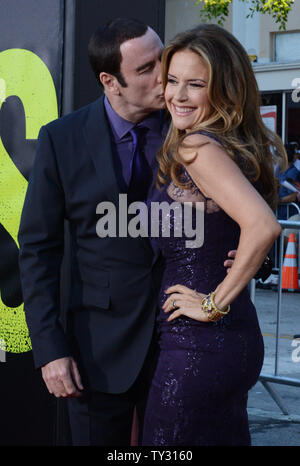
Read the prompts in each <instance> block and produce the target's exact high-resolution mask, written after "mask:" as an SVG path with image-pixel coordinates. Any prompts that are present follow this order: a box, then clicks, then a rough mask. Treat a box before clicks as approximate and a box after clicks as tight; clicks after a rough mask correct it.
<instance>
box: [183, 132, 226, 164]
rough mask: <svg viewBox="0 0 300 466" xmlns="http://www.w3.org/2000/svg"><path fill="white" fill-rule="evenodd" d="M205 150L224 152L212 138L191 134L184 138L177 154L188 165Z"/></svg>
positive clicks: (219, 144)
mask: <svg viewBox="0 0 300 466" xmlns="http://www.w3.org/2000/svg"><path fill="white" fill-rule="evenodd" d="M207 149H209V152H211V151H212V150H214V149H219V150H220V149H221V150H224V149H223V148H222V145H221V143H220V142H219V141H217V140H216V139H214V138H213V137H211V136H207V135H205V134H201V133H191V134H188V135H187V136H186V137H185V138H184V140H183V142H182V144H181V147H180V149H179V154H180V157H181V158H182V160H183V162H186V163H189V162H191V161H193V160H194V158H195V157H196V156H197V155H198V154H200V153H203V152H206V150H207Z"/></svg>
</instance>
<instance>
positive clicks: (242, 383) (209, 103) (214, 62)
mask: <svg viewBox="0 0 300 466" xmlns="http://www.w3.org/2000/svg"><path fill="white" fill-rule="evenodd" d="M162 73H163V83H164V88H165V98H166V104H167V108H168V110H169V112H170V114H171V117H172V124H171V127H170V130H169V133H168V135H167V138H166V141H165V144H164V146H163V148H162V150H161V152H160V154H159V157H158V159H159V172H158V182H159V184H160V185H161V186H162V189H161V191H160V195H159V198H158V199H156V201H159V202H163V201H165V203H167V204H164V205H165V206H166V205H170V209H169V211H168V212H167V211H166V212H167V213H165V215H162V218H160V220H159V221H158V230H159V234H158V235H157V234H156V235H155V236H157V237H156V238H154V237H153V238H152V241H153V243H155V244H154V245H155V247H159V248H160V250H161V252H162V255H163V256H164V260H165V270H164V275H163V281H162V287H161V291H160V296H159V305H160V313H159V316H158V334H159V345H160V355H159V359H158V364H157V368H156V372H155V375H154V378H153V381H152V385H151V389H150V392H149V398H148V404H147V409H146V415H145V424H144V433H143V445H168V446H177V445H250V435H249V428H248V418H247V410H246V407H247V393H248V391H249V389H250V388H251V387H252V386H253V385H254V384H255V383H256V381H257V379H258V376H259V373H260V370H261V367H262V363H263V354H264V350H263V339H262V335H261V331H260V328H259V324H258V320H257V315H256V310H255V307H254V306H253V304H252V302H251V300H250V297H249V294H248V290H247V284H248V283H249V281H250V280H251V278H252V277H253V276H254V275H255V273H256V271H257V270H258V268H259V267H260V265H261V263H262V261H263V259H264V258H265V256H266V254H267V252H268V251H269V250H270V248H271V245H272V243H273V242H274V240H275V239H276V238H277V236H278V235H279V234H280V231H281V229H280V226H279V224H278V223H277V221H276V218H275V217H274V215H273V212H272V208H274V203H275V199H276V197H277V193H276V188H275V180H274V176H273V164H272V156H271V152H270V146H271V145H273V146H275V147H276V148H277V150H278V152H279V153H280V154H282V157H285V153H284V148H283V146H282V143H281V141H280V139H279V138H278V137H277V136H276V135H275V134H274V133H272V132H271V131H269V130H268V129H267V128H266V127H265V126H264V125H263V123H262V120H261V117H260V113H259V94H258V89H257V85H256V81H255V77H254V74H253V71H252V66H251V63H250V61H249V59H248V56H247V54H246V52H245V51H244V49H243V48H242V46H241V45H240V44H239V43H238V41H237V40H236V39H235V38H234V37H233V36H232V35H231V34H230V33H228V32H226V31H225V30H223V29H222V28H220V27H218V26H213V25H202V26H199V27H197V28H195V29H193V30H190V31H187V32H184V33H182V34H179V35H178V36H176V37H175V39H173V41H171V43H170V44H169V45H168V47H166V49H165V51H164V54H163V57H162ZM184 203H189V204H184ZM185 206H187V207H189V209H187V211H186V212H187V213H186V215H185V213H184V210H185V209H184V208H183V207H185ZM191 206H192V208H191ZM171 207H172V208H171ZM181 208H182V212H181V215H179V214H178V212H179V211H180V210H181ZM182 219H184V222H192V223H191V225H190V229H191V228H194V229H195V231H197V232H200V231H201V232H202V233H201V235H202V236H203V238H202V240H201V238H200V239H199V237H198V239H197V241H194V242H189V241H190V234H188V233H189V231H190V230H188V229H187V228H186V224H185V223H183V224H182V223H181V220H182ZM168 222H169V223H168ZM182 225H183V226H182ZM201 235H200V236H201ZM196 236H197V235H196ZM198 236H199V235H198ZM233 249H237V254H236V258H235V261H234V264H233V266H232V268H231V269H230V271H229V273H226V271H225V269H224V267H223V263H224V260H225V259H226V255H227V251H229V250H233Z"/></svg>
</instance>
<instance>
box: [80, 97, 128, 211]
mask: <svg viewBox="0 0 300 466" xmlns="http://www.w3.org/2000/svg"><path fill="white" fill-rule="evenodd" d="M103 100H104V98H103V97H100V98H99V99H98V100H96V101H95V102H93V103H92V104H91V106H90V111H89V114H88V118H87V121H86V124H85V126H84V128H83V132H84V138H85V142H86V145H87V148H88V152H89V155H90V156H91V158H92V160H93V163H94V165H95V169H96V173H97V176H98V178H99V181H100V182H101V186H102V189H103V191H104V192H105V193H106V196H107V198H108V199H109V200H111V201H113V202H114V204H115V205H118V202H119V187H118V183H117V179H116V175H115V171H114V166H113V154H112V147H111V141H110V130H109V124H108V122H107V119H106V115H105V110H104V103H103Z"/></svg>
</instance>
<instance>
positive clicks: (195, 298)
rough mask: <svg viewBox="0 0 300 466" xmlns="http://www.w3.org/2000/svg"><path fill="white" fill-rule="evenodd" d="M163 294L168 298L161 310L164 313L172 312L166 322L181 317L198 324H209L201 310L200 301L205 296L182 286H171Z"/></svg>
mask: <svg viewBox="0 0 300 466" xmlns="http://www.w3.org/2000/svg"><path fill="white" fill-rule="evenodd" d="M165 293H166V294H168V295H170V296H169V297H168V298H167V299H166V301H165V303H164V305H163V310H164V312H165V313H167V312H171V311H173V312H172V314H170V315H169V317H168V319H167V320H168V322H171V321H172V320H174V319H176V318H177V317H179V316H181V315H185V316H187V317H190V318H191V319H194V320H198V321H200V322H209V320H208V318H207V315H206V314H205V313H204V312H203V311H202V309H201V301H202V299H203V298H205V296H206V295H205V294H202V293H198V292H197V291H195V290H191V289H190V288H188V287H187V286H184V285H174V286H171V287H170V288H168V289H167V290H166V291H165Z"/></svg>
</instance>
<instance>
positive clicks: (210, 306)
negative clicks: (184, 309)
mask: <svg viewBox="0 0 300 466" xmlns="http://www.w3.org/2000/svg"><path fill="white" fill-rule="evenodd" d="M214 297H215V292H214V291H213V292H212V293H209V294H208V295H207V296H205V298H203V299H202V301H201V308H202V311H203V312H204V313H205V314H206V315H207V317H208V320H209V322H217V321H218V320H220V319H222V317H224V316H225V315H226V314H228V312H229V311H230V304H228V306H227V308H226V309H225V311H221V309H219V308H218V307H217V306H216V304H215V301H214Z"/></svg>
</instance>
